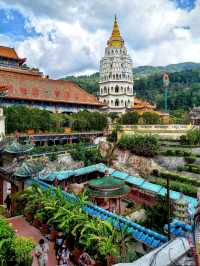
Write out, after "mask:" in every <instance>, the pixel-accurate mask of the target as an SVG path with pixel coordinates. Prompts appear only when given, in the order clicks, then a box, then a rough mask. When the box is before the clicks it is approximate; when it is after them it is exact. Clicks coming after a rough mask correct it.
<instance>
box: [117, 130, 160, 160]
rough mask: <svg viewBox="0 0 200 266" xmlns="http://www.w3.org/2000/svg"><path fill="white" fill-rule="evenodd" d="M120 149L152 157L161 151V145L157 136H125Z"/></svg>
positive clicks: (119, 144)
mask: <svg viewBox="0 0 200 266" xmlns="http://www.w3.org/2000/svg"><path fill="white" fill-rule="evenodd" d="M118 146H119V148H122V149H127V150H130V151H131V152H132V153H134V154H137V155H141V156H146V157H152V156H155V155H156V154H157V153H158V151H159V149H160V143H159V140H158V138H157V136H155V135H142V134H141V135H139V134H138V135H136V134H135V135H131V136H128V135H125V136H123V137H122V138H121V139H120V140H119V142H118Z"/></svg>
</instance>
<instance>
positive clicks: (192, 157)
mask: <svg viewBox="0 0 200 266" xmlns="http://www.w3.org/2000/svg"><path fill="white" fill-rule="evenodd" d="M184 160H185V161H186V163H189V164H190V163H194V162H195V161H196V158H195V156H186V157H184Z"/></svg>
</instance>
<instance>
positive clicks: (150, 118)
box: [142, 112, 160, 125]
mask: <svg viewBox="0 0 200 266" xmlns="http://www.w3.org/2000/svg"><path fill="white" fill-rule="evenodd" d="M142 120H143V122H144V123H145V124H147V125H152V124H159V123H160V116H159V115H158V114H156V113H152V112H144V113H143V115H142Z"/></svg>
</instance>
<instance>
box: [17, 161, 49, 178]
mask: <svg viewBox="0 0 200 266" xmlns="http://www.w3.org/2000/svg"><path fill="white" fill-rule="evenodd" d="M44 166H45V162H44V161H42V160H29V161H24V162H23V163H22V165H21V166H19V167H17V168H16V170H15V172H14V174H13V175H14V176H16V177H18V178H20V179H21V178H28V177H33V176H34V175H36V174H39V172H40V171H42V170H43V169H44Z"/></svg>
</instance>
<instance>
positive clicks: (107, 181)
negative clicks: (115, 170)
mask: <svg viewBox="0 0 200 266" xmlns="http://www.w3.org/2000/svg"><path fill="white" fill-rule="evenodd" d="M86 191H87V193H88V194H89V196H91V197H95V198H118V197H121V196H124V195H125V194H128V193H129V192H130V189H129V187H128V186H127V185H126V184H125V183H124V181H123V180H120V179H117V178H115V177H113V176H111V175H105V176H104V177H102V178H97V179H92V180H90V181H89V182H88V188H87V189H86Z"/></svg>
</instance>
